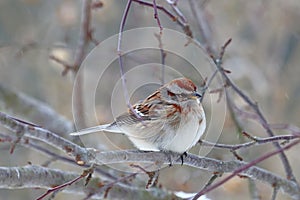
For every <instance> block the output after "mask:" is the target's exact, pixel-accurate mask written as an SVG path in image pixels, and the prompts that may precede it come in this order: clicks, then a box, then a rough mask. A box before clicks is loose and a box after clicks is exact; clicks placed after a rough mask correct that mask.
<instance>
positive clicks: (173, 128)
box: [71, 78, 206, 153]
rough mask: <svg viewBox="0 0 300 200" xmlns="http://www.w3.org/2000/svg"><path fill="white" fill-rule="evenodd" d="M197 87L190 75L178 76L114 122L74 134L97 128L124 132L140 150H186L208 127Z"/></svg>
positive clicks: (86, 132) (82, 133) (180, 151)
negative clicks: (187, 76) (185, 76)
mask: <svg viewBox="0 0 300 200" xmlns="http://www.w3.org/2000/svg"><path fill="white" fill-rule="evenodd" d="M196 89H197V88H196V86H195V84H194V83H193V82H192V81H191V80H189V79H187V78H178V79H175V80H173V81H171V82H169V83H167V84H165V85H164V86H162V87H160V88H159V89H158V90H156V91H155V92H154V93H153V94H151V95H150V96H148V97H147V98H146V99H145V100H144V101H143V102H141V103H137V104H135V105H133V107H132V108H133V109H129V110H128V112H126V113H124V114H122V115H120V116H119V117H117V118H116V120H115V121H114V122H113V123H111V124H104V125H99V126H95V127H91V128H87V129H83V130H81V131H79V132H75V133H71V135H85V134H88V133H93V132H97V131H108V132H114V133H123V134H125V135H126V136H127V137H128V138H129V140H131V142H132V143H133V144H134V145H135V146H136V147H137V148H138V149H140V150H144V151H173V152H177V153H185V152H186V151H188V150H189V149H190V148H192V147H193V146H194V145H195V144H196V143H197V142H198V140H199V139H200V137H201V136H202V134H203V133H204V131H205V127H206V120H205V113H204V110H203V108H202V105H201V103H200V97H201V95H200V94H198V93H197V92H196ZM133 111H134V112H135V113H134V112H133Z"/></svg>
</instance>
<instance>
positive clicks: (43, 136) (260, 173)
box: [0, 112, 300, 197]
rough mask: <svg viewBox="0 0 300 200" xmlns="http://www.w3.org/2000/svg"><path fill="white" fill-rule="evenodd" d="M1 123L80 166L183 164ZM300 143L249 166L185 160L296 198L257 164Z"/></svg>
mask: <svg viewBox="0 0 300 200" xmlns="http://www.w3.org/2000/svg"><path fill="white" fill-rule="evenodd" d="M0 123H1V124H3V125H4V126H5V127H7V128H8V129H10V130H12V131H14V132H18V133H24V136H26V137H28V138H34V139H37V140H40V141H42V142H44V143H46V144H49V145H52V146H53V147H55V148H57V149H59V150H61V151H64V152H66V153H68V154H69V155H71V156H72V157H73V158H74V159H75V160H76V162H77V164H79V165H83V164H85V163H90V164H96V165H103V164H113V163H128V162H144V163H157V161H160V163H164V164H169V162H170V159H171V160H172V161H173V162H172V163H173V164H182V160H181V154H178V153H173V152H168V154H166V153H165V152H141V151H138V150H131V151H129V150H128V151H112V152H103V151H96V150H92V149H85V148H82V147H80V146H78V145H76V144H74V143H71V142H69V141H68V140H66V139H64V138H61V137H59V136H57V135H55V134H54V133H51V132H50V131H46V130H44V129H42V128H40V127H33V126H31V125H29V124H27V123H23V122H21V121H18V120H16V119H14V118H12V117H9V116H8V115H6V114H4V113H1V112H0ZM298 142H300V140H296V141H294V142H293V143H290V144H289V145H287V146H285V147H284V148H282V149H280V150H277V151H275V152H271V153H269V154H266V155H265V156H262V157H260V158H258V159H256V160H254V161H252V162H250V163H245V162H240V161H219V160H215V159H211V158H206V157H200V156H197V155H193V154H187V156H186V157H185V160H184V164H185V165H187V166H191V167H195V168H199V169H204V170H207V171H212V172H219V173H231V172H234V176H235V175H237V174H240V175H243V176H247V177H251V178H253V179H255V180H260V181H263V182H265V183H267V184H269V185H273V184H274V183H276V184H277V186H278V187H279V188H280V189H282V190H283V191H284V192H286V193H287V194H289V195H290V196H292V197H293V196H295V195H299V194H300V192H299V190H298V186H297V184H295V183H294V182H293V181H289V180H286V179H284V178H281V177H279V176H277V175H275V174H273V173H271V172H268V171H266V170H263V169H261V168H258V167H256V166H254V165H255V164H256V163H258V162H260V161H262V160H264V159H267V158H268V157H270V156H273V155H275V154H276V153H279V151H283V150H285V149H288V148H290V147H292V146H293V145H295V144H296V143H298Z"/></svg>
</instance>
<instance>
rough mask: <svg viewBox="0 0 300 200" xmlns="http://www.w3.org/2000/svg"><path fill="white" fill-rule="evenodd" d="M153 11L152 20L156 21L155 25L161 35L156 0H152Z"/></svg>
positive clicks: (161, 28)
mask: <svg viewBox="0 0 300 200" xmlns="http://www.w3.org/2000/svg"><path fill="white" fill-rule="evenodd" d="M153 10H154V19H156V22H157V25H158V27H159V29H160V33H161V32H162V30H163V27H162V26H161V23H160V19H159V16H158V12H157V5H156V0H153Z"/></svg>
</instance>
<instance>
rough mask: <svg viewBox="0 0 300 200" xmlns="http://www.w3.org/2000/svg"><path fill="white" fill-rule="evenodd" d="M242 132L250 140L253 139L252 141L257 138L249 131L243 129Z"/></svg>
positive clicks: (255, 140) (256, 140)
mask: <svg viewBox="0 0 300 200" xmlns="http://www.w3.org/2000/svg"><path fill="white" fill-rule="evenodd" d="M242 134H243V135H244V136H246V137H247V138H249V139H250V140H253V141H254V142H258V139H257V138H255V137H254V136H252V135H250V134H249V133H247V132H245V131H243V132H242Z"/></svg>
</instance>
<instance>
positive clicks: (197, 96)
mask: <svg viewBox="0 0 300 200" xmlns="http://www.w3.org/2000/svg"><path fill="white" fill-rule="evenodd" d="M201 97H202V95H201V94H199V93H197V92H194V93H193V94H191V97H190V98H191V99H194V100H199V99H200V98H201Z"/></svg>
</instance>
